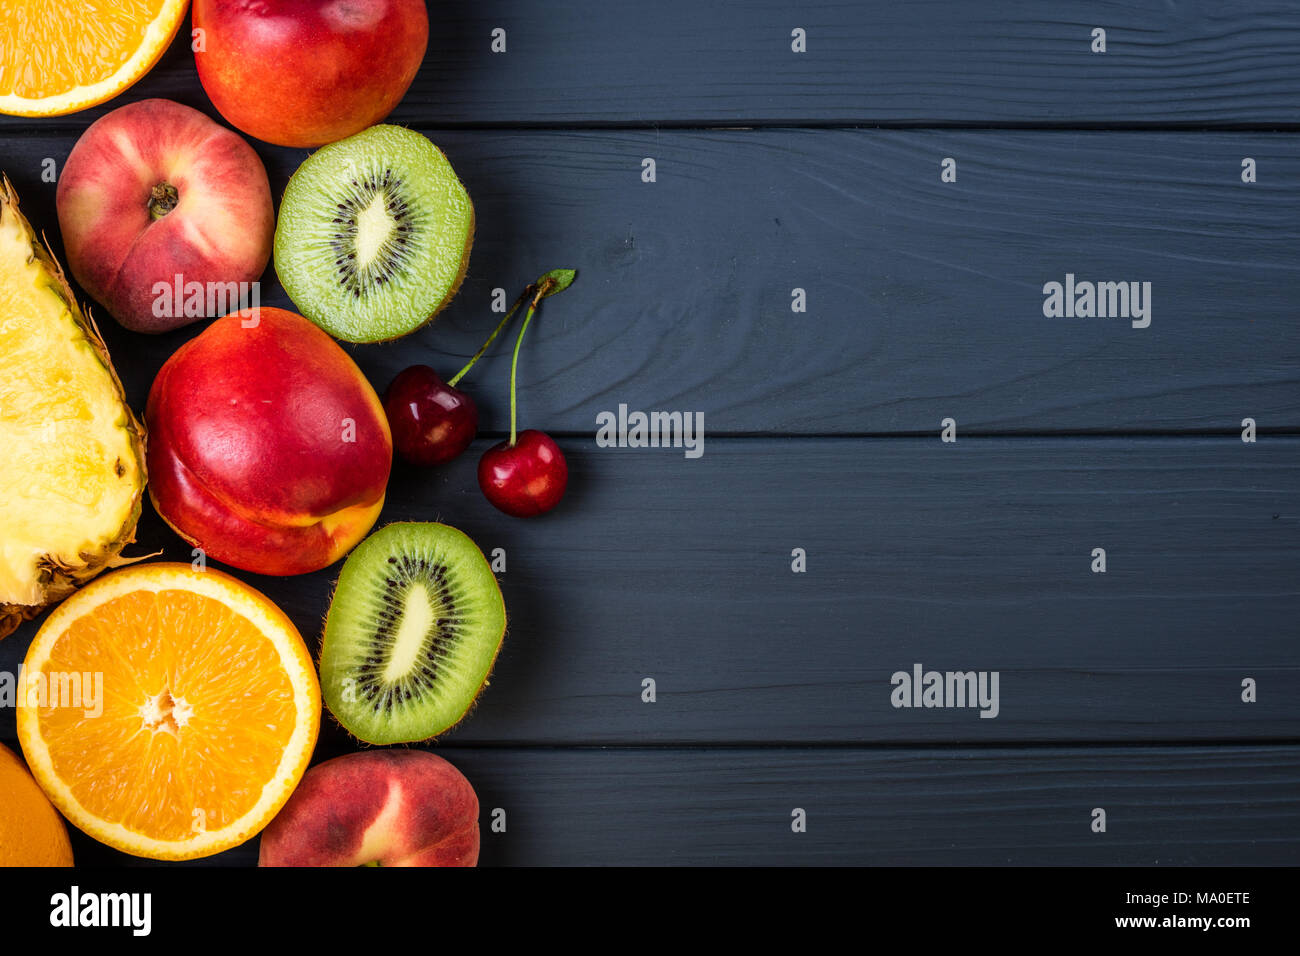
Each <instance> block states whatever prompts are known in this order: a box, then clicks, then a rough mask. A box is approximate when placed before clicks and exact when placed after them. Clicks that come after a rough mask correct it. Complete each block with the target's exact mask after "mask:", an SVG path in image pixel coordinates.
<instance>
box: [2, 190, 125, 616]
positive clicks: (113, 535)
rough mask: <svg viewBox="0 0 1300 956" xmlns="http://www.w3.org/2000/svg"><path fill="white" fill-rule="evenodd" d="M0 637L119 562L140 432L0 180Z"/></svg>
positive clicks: (84, 319)
mask: <svg viewBox="0 0 1300 956" xmlns="http://www.w3.org/2000/svg"><path fill="white" fill-rule="evenodd" d="M0 360H2V361H3V364H4V371H3V373H2V374H0V449H3V450H4V453H5V456H6V460H5V464H4V467H3V468H0V638H3V637H4V636H5V635H7V634H9V633H11V632H12V631H13V630H14V628H16V627H18V625H19V624H21V623H22V622H23V621H25V620H27V619H29V618H32V617H35V616H36V615H37V614H39V613H40V611H41V609H42V608H44V607H46V606H47V605H49V604H52V603H54V602H55V601H59V600H62V599H63V598H65V597H67V596H68V595H69V594H71V593H72V592H73V591H74V590H76V588H78V587H79V586H81V585H82V584H84V583H85V582H86V581H88V580H90V579H91V578H93V577H94V576H95V575H96V574H98V573H99V572H100V571H102V570H104V569H105V568H107V567H111V566H115V565H117V564H119V563H125V562H124V561H122V560H121V559H120V558H119V555H120V553H121V551H122V548H123V547H125V546H126V545H127V544H130V543H131V541H133V540H134V536H135V526H136V522H137V521H138V520H139V517H140V505H141V501H142V500H143V492H144V486H145V464H144V461H145V458H144V427H143V426H142V425H141V424H140V422H139V421H138V420H137V419H136V417H135V415H134V414H132V412H131V409H130V408H129V407H128V406H127V404H126V398H125V396H124V395H123V392H122V383H121V382H120V381H119V380H118V377H117V373H116V372H114V370H113V363H112V362H111V361H109V357H108V352H107V350H106V349H105V348H104V343H103V341H102V340H101V339H100V337H99V331H98V329H96V328H95V325H94V322H93V321H92V320H91V319H90V317H89V316H88V315H87V314H86V313H84V312H83V311H82V310H81V308H80V307H79V306H78V305H77V302H76V300H75V299H74V298H73V295H72V290H71V289H69V288H68V283H67V281H66V280H65V279H64V277H63V270H62V269H61V268H59V265H58V263H56V262H55V261H54V257H53V255H51V254H50V252H49V250H48V249H46V248H45V246H44V244H42V243H41V242H40V241H38V240H37V238H36V235H35V233H34V232H33V231H32V227H31V225H30V224H28V222H27V220H26V219H25V218H24V217H23V216H22V214H21V213H20V212H19V211H18V197H17V196H16V195H15V194H14V191H13V187H12V186H11V185H10V183H9V180H8V179H7V178H4V177H0Z"/></svg>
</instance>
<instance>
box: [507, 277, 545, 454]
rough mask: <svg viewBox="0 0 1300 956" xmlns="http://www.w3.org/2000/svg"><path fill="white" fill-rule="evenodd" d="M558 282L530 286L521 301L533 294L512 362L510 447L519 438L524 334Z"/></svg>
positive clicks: (516, 341) (520, 328)
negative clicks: (517, 398)
mask: <svg viewBox="0 0 1300 956" xmlns="http://www.w3.org/2000/svg"><path fill="white" fill-rule="evenodd" d="M555 285H556V282H555V280H554V279H552V278H551V277H550V276H547V277H546V278H545V279H543V280H542V281H541V283H540V284H539V285H530V286H529V287H528V288H527V289H525V290H524V294H523V295H522V296H521V297H520V301H523V299H526V298H527V297H528V294H529V293H533V301H532V304H531V305H529V306H528V314H527V315H525V316H524V324H523V325H521V326H520V327H519V338H517V339H515V357H514V358H513V359H512V360H511V362H510V445H509V447H511V448H513V447H514V445H515V439H516V438H517V437H518V436H517V435H516V432H515V411H516V403H515V395H516V392H515V373H516V372H517V370H518V369H519V346H521V345H523V344H524V333H525V332H527V331H528V323H529V322H531V321H532V320H533V313H534V312H536V311H537V303H539V302H541V301H542V299H544V298H546V296H547V294H548V293H549V292H550V291H551V289H553V288H555Z"/></svg>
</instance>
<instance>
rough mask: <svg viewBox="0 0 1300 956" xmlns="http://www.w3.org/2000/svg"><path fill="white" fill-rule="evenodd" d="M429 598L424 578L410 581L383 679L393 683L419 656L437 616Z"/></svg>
mask: <svg viewBox="0 0 1300 956" xmlns="http://www.w3.org/2000/svg"><path fill="white" fill-rule="evenodd" d="M430 598H431V595H430V594H429V589H428V588H426V587H425V586H424V585H423V584H422V583H421V582H419V581H412V582H411V584H410V585H409V590H408V591H407V592H406V600H405V601H403V602H402V623H401V625H400V626H399V627H398V629H397V634H396V636H395V637H394V638H393V646H392V649H391V650H390V651H389V652H388V654H389V657H388V666H387V667H385V668H384V680H386V681H389V682H390V683H391V682H393V681H396V680H398V679H400V678H401V676H402V675H403V674H405V673H407V672H408V671H409V670H410V669H411V668H412V667H413V666H414V665H415V661H416V658H417V657H419V656H420V652H421V651H423V650H424V641H425V637H426V635H427V634H428V633H429V630H430V628H432V627H433V624H434V621H435V620H437V615H435V614H434V613H433V602H432V601H431V600H430Z"/></svg>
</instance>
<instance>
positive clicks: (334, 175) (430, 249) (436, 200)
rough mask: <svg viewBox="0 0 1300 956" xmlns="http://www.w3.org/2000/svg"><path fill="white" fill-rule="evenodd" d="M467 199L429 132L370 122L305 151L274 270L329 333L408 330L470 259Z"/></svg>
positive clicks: (446, 298)
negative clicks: (358, 130)
mask: <svg viewBox="0 0 1300 956" xmlns="http://www.w3.org/2000/svg"><path fill="white" fill-rule="evenodd" d="M473 242H474V205H473V203H471V202H470V198H469V193H468V192H466V191H465V187H464V186H463V185H462V184H461V181H460V180H459V179H457V178H456V173H455V171H454V170H453V169H452V168H451V163H450V162H448V160H447V157H446V156H445V155H444V154H443V152H442V151H441V150H440V149H438V147H437V146H435V145H433V143H431V142H430V141H429V140H428V138H427V137H425V136H422V135H420V134H419V133H417V132H415V131H413V130H409V129H405V128H403V127H401V126H387V125H381V126H372V127H370V128H369V129H367V130H363V131H362V132H360V133H357V134H356V135H355V136H349V137H348V138H347V139H342V140H339V141H338V142H337V143H331V144H330V145H328V146H325V147H323V148H321V149H319V150H317V151H316V152H315V153H312V154H311V155H310V156H309V157H307V159H306V161H305V162H303V164H302V165H301V166H299V167H298V170H297V172H295V173H294V174H293V176H292V177H291V178H290V180H289V185H288V187H287V188H286V189H285V191H284V198H283V199H282V200H281V202H280V214H279V217H278V218H277V220H276V225H275V271H276V275H278V276H279V278H280V284H281V285H283V286H284V289H285V291H286V292H287V293H288V294H289V298H290V299H292V300H293V304H294V305H295V306H296V307H297V309H298V311H300V312H301V313H302V314H303V315H305V316H306V317H307V318H309V319H311V320H312V321H313V322H315V323H316V324H317V325H319V326H320V327H321V328H322V329H324V330H325V331H326V332H328V333H329V334H330V335H332V336H334V337H335V338H338V339H343V340H345V341H348V342H383V341H387V340H389V339H395V338H399V337H401V336H403V335H408V334H410V333H411V332H414V331H415V330H416V329H418V328H420V327H421V326H422V325H424V324H425V323H426V322H428V321H430V320H431V319H432V318H433V317H434V316H435V315H437V314H438V313H439V312H440V311H441V310H442V309H443V308H445V307H446V306H447V304H448V303H449V302H450V301H451V300H452V298H453V297H454V296H455V295H456V292H457V290H458V289H459V288H460V284H461V281H462V280H463V279H464V278H465V270H466V269H467V268H468V267H469V252H470V246H472V245H473Z"/></svg>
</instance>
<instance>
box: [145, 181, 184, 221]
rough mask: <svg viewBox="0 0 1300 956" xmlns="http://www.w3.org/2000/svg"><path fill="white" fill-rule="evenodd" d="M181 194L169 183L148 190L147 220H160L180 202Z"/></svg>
mask: <svg viewBox="0 0 1300 956" xmlns="http://www.w3.org/2000/svg"><path fill="white" fill-rule="evenodd" d="M180 200H181V194H180V193H179V192H177V191H176V187H175V186H173V185H172V184H171V183H159V184H158V185H156V186H154V187H153V189H151V190H149V218H150V219H153V220H158V219H161V218H162V217H163V216H165V215H167V214H168V213H169V212H171V211H172V210H173V209H175V208H176V204H177V203H178V202H180Z"/></svg>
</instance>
